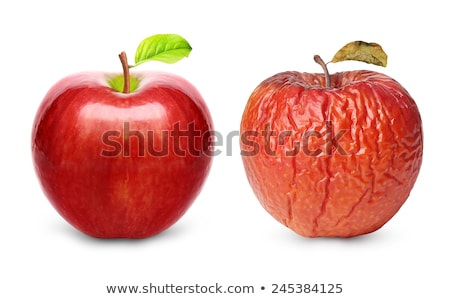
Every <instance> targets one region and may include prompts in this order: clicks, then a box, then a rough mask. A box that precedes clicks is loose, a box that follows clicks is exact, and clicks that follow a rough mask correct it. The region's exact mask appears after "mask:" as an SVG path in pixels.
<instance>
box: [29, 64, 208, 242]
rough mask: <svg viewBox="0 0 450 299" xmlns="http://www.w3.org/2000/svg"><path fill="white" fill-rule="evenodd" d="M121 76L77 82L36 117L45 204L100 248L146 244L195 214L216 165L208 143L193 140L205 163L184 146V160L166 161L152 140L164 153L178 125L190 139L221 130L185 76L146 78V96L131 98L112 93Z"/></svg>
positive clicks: (84, 77) (56, 92) (82, 76)
mask: <svg viewBox="0 0 450 299" xmlns="http://www.w3.org/2000/svg"><path fill="white" fill-rule="evenodd" d="M114 75H116V74H105V73H100V72H86V73H79V74H74V75H71V76H68V77H66V78H64V79H62V80H61V81H59V82H58V83H56V84H55V85H54V86H53V87H52V88H51V89H50V90H49V92H48V93H47V95H46V96H45V98H44V99H43V101H42V103H41V105H40V107H39V109H38V111H37V114H36V117H35V121H34V125H33V129H32V158H33V162H34V168H35V171H36V174H37V177H38V179H39V181H40V183H41V186H42V189H43V191H44V193H45V195H46V196H47V198H48V199H49V201H50V202H51V204H52V205H53V206H54V207H55V209H56V210H57V211H58V212H59V214H61V216H62V217H63V218H64V219H66V220H67V222H69V223H70V224H72V225H73V226H74V227H75V228H77V229H78V230H80V231H81V232H83V233H85V234H87V235H90V236H92V237H97V238H146V237H150V236H153V235H156V234H158V233H160V232H162V231H164V230H166V229H167V228H169V227H170V226H171V225H173V224H174V223H175V222H176V221H177V220H178V219H179V218H180V217H181V216H182V215H183V214H184V213H185V212H186V211H187V209H188V208H189V207H190V206H191V204H192V203H193V201H194V200H195V198H196V197H197V195H198V194H199V192H200V191H201V189H202V186H203V185H204V182H205V180H206V178H207V176H208V173H209V170H210V167H211V164H212V155H210V154H209V152H210V150H211V149H210V148H209V149H208V148H207V147H209V146H210V145H209V144H207V143H206V142H203V140H202V139H201V138H194V139H192V140H195V149H196V150H199V151H200V152H199V153H198V154H197V152H193V151H188V149H187V147H188V141H187V138H183V137H181V138H180V139H179V144H178V145H177V152H174V151H173V150H169V151H168V153H167V154H164V152H163V154H164V155H161V156H158V155H153V154H150V153H151V152H150V151H149V150H148V148H149V145H148V136H149V135H148V133H147V132H148V131H151V132H153V133H152V134H153V135H152V136H153V142H154V149H155V150H157V149H159V148H158V146H159V147H160V148H162V147H161V145H162V144H163V141H162V136H163V133H161V132H162V131H167V132H171V130H173V128H174V125H176V124H177V126H179V129H180V130H186V131H184V132H187V130H188V129H189V126H188V124H189V123H191V124H192V123H193V124H194V127H195V130H196V131H198V132H197V133H201V134H205V136H206V135H207V134H208V132H211V131H212V130H213V123H212V119H211V115H210V113H209V110H208V108H207V106H206V104H205V102H204V100H203V99H202V97H201V95H200V93H199V92H198V91H197V90H196V88H195V87H194V86H193V85H192V84H190V83H189V82H188V81H186V80H185V79H183V78H181V77H179V76H176V75H173V74H168V73H161V72H152V73H136V74H133V76H136V77H137V78H140V80H141V84H140V87H139V88H138V89H137V90H136V91H135V92H133V93H130V94H123V93H121V92H117V91H114V90H113V89H111V88H110V87H109V86H108V84H107V80H108V79H109V78H111V77H112V76H114ZM125 123H128V126H129V128H128V132H129V135H128V137H129V138H125V136H124V132H125V127H124V124H125ZM191 129H192V127H191ZM135 131H139V132H141V133H142V135H143V136H144V138H145V139H144V140H145V142H144V144H142V142H141V141H142V140H139V137H137V136H136V135H139V133H136V132H135ZM105 132H116V133H115V134H116V136H111V135H107V136H109V137H108V138H105V136H104V134H105ZM117 134H120V136H117ZM169 136H170V135H169ZM168 140H169V141H172V139H168ZM105 141H106V143H105ZM171 144H172V143H170V142H169V149H170V148H174V147H170V145H171ZM114 145H115V146H116V147H114ZM118 149H121V150H120V151H117V150H118ZM142 149H144V152H143V151H142ZM183 149H185V150H183ZM115 150H116V151H115ZM180 150H181V151H180ZM183 152H184V153H186V154H185V155H182V153H183Z"/></svg>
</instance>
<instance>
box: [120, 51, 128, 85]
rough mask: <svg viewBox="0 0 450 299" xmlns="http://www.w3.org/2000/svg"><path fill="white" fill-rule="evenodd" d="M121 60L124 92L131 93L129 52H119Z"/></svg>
mask: <svg viewBox="0 0 450 299" xmlns="http://www.w3.org/2000/svg"><path fill="white" fill-rule="evenodd" d="M119 58H120V62H121V63H122V68H123V93H130V67H129V66H128V59H127V54H126V53H125V52H122V53H120V54H119Z"/></svg>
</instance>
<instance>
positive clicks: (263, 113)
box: [240, 71, 423, 237]
mask: <svg viewBox="0 0 450 299" xmlns="http://www.w3.org/2000/svg"><path fill="white" fill-rule="evenodd" d="M324 81H325V76H324V75H323V74H312V73H300V72H295V71H294V72H283V73H279V74H276V75H274V76H272V77H270V78H268V79H266V80H264V81H263V82H262V83H261V84H260V85H259V86H258V87H257V88H256V89H255V90H254V91H253V93H252V94H251V96H250V98H249V100H248V103H247V105H246V107H245V110H244V113H243V115H242V121H241V127H240V130H241V131H240V132H241V133H240V134H241V138H240V140H241V141H240V146H241V154H242V160H243V164H244V167H245V171H246V174H247V177H248V181H249V183H250V185H251V187H252V189H253V191H254V193H255V195H256V197H257V198H258V200H259V201H260V203H261V204H262V206H263V207H264V208H265V209H266V210H267V211H268V212H269V213H270V214H271V215H272V216H273V217H274V218H275V219H277V220H278V221H279V222H281V223H282V224H284V225H285V226H287V227H288V228H290V229H292V230H293V231H294V232H296V233H298V234H300V235H302V236H306V237H353V236H358V235H363V234H367V233H370V232H373V231H376V230H377V229H379V228H380V227H382V226H383V225H384V224H385V223H386V222H387V221H389V219H391V218H392V217H393V216H394V214H396V213H397V211H398V210H399V209H400V207H401V206H402V205H403V203H404V202H405V201H406V199H407V198H408V196H409V194H410V191H411V189H412V188H413V185H414V183H415V181H416V179H417V177H418V174H419V169H420V166H421V163H422V155H423V132H422V121H421V117H420V114H419V110H418V108H417V105H416V103H415V102H414V100H413V99H412V98H411V96H410V95H409V93H408V92H407V91H406V90H405V89H404V88H403V87H402V86H401V85H400V84H399V83H398V82H397V81H395V80H394V79H392V78H390V77H388V76H386V75H384V74H380V73H377V72H373V71H349V72H342V73H336V74H334V75H331V80H330V82H331V88H329V89H327V88H325V82H324ZM282 132H285V133H282ZM280 136H281V137H280Z"/></svg>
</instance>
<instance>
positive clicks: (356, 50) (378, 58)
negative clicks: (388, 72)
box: [331, 41, 387, 67]
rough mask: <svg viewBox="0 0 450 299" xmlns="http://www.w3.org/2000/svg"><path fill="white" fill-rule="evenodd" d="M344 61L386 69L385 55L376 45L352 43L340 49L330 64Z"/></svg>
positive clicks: (359, 42) (360, 42)
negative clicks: (363, 63) (364, 63)
mask: <svg viewBox="0 0 450 299" xmlns="http://www.w3.org/2000/svg"><path fill="white" fill-rule="evenodd" d="M344 60H357V61H362V62H366V63H371V64H375V65H379V66H383V67H386V65H387V55H386V53H385V52H384V51H383V48H381V46H380V45H379V44H377V43H366V42H363V41H354V42H351V43H348V44H346V45H345V46H344V47H342V48H341V49H340V50H339V51H338V52H337V53H336V54H335V55H334V57H333V59H332V60H331V62H339V61H344Z"/></svg>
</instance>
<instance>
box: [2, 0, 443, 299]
mask: <svg viewBox="0 0 450 299" xmlns="http://www.w3.org/2000/svg"><path fill="white" fill-rule="evenodd" d="M4 3H5V2H2V4H1V6H2V7H1V10H0V30H1V31H0V35H1V36H0V41H1V47H0V53H1V57H0V61H1V62H0V84H1V85H0V86H1V96H0V98H1V99H0V103H1V104H0V105H1V108H0V113H1V115H0V116H1V117H0V121H1V128H2V137H1V139H0V140H1V141H0V142H1V147H0V151H1V152H0V159H1V160H0V167H1V168H0V169H1V181H0V182H1V183H0V184H1V185H0V192H1V195H0V197H1V198H0V221H1V225H0V229H1V234H0V235H1V242H2V244H1V252H0V273H1V281H0V285H1V287H0V297H2V298H38V297H39V298H42V297H44V296H45V298H112V297H120V298H128V297H129V298H144V297H146V296H148V297H153V298H172V297H173V298H189V295H180V294H178V295H177V294H174V295H150V294H134V295H121V296H120V295H116V296H114V295H108V294H107V293H106V285H126V284H129V285H140V286H142V285H147V284H149V283H153V284H166V283H167V284H171V283H173V284H178V285H188V284H196V283H197V284H202V285H209V284H214V283H216V282H217V283H219V284H222V285H253V286H254V287H255V291H256V293H255V294H253V295H251V294H246V295H233V294H226V295H208V298H214V297H219V296H220V297H221V298H225V297H230V298H261V296H268V297H282V298H283V297H284V298H302V294H271V293H270V292H271V290H272V286H271V285H272V284H275V283H278V284H281V283H326V284H328V283H341V284H343V290H344V292H343V294H342V295H336V294H335V295H333V294H327V295H316V294H310V295H309V296H306V297H307V298H319V297H321V296H322V297H323V298H335V297H336V298H409V297H411V296H415V295H417V296H415V297H414V298H425V297H426V298H444V297H445V298H448V296H449V294H448V292H450V291H449V288H448V280H449V279H450V274H449V270H448V269H449V267H450V263H449V254H448V253H449V252H450V246H449V244H450V242H448V239H449V237H448V236H449V233H448V231H449V228H450V223H449V217H448V211H449V210H450V203H449V202H450V198H449V192H448V188H449V175H448V169H449V167H450V163H449V155H448V152H449V148H450V147H449V145H450V144H449V141H448V136H449V130H448V127H449V122H448V110H449V108H450V104H449V103H450V99H449V95H448V88H449V87H448V84H449V83H448V82H449V75H448V72H449V69H450V64H449V59H448V55H449V54H448V53H450V48H449V40H448V28H449V26H450V22H449V21H448V20H449V19H448V14H447V12H448V11H447V6H444V3H445V2H444V1H440V2H439V1H421V4H417V3H418V1H416V2H414V1H409V2H398V3H400V4H396V3H397V2H395V1H370V2H362V1H344V0H341V1H284V0H277V1H247V2H245V1H243V0H240V1H230V0H228V1H193V0H191V1H93V0H91V1H81V0H78V1H71V2H69V1H43V0H41V1H30V0H28V1H8V2H7V3H8V4H4ZM156 33H178V34H180V35H182V36H184V37H185V38H186V39H187V40H188V41H189V42H190V44H191V45H192V47H193V51H192V53H191V55H190V56H189V58H187V59H185V60H183V61H180V62H179V63H178V64H176V65H170V66H166V65H163V64H161V63H157V62H156V63H151V64H147V65H142V66H140V70H152V69H163V70H169V71H171V72H174V73H178V74H179V75H182V76H184V77H186V78H187V79H189V80H190V81H191V82H192V83H193V84H194V85H195V86H196V87H197V88H198V89H199V91H200V92H201V93H202V95H203V97H204V99H205V101H206V102H207V104H208V105H209V107H210V110H211V113H212V115H213V118H214V122H215V127H216V129H217V130H218V131H219V132H221V133H222V134H223V135H226V134H227V133H229V132H231V131H235V130H238V129H239V122H240V118H241V115H242V112H243V109H244V106H245V104H246V101H247V99H248V96H249V95H250V93H251V92H252V90H253V89H254V88H255V87H256V86H257V85H258V84H259V83H260V82H261V81H262V80H263V79H265V78H267V77H268V76H270V75H273V74H275V73H277V72H280V71H286V70H298V71H305V72H320V71H321V69H320V67H319V66H318V65H317V64H315V63H314V61H313V55H314V54H320V55H321V56H322V57H323V58H324V60H326V61H328V60H330V59H331V57H332V56H333V55H334V53H335V52H336V51H337V50H338V49H339V48H340V47H341V46H343V45H344V44H346V43H347V42H350V41H353V40H365V41H368V42H372V41H375V42H378V43H380V44H381V45H382V46H383V48H384V49H385V51H386V52H387V53H388V55H389V62H388V67H387V68H386V69H382V68H379V67H375V66H374V67H372V66H369V65H366V64H363V63H353V62H344V63H341V64H331V65H330V66H329V68H330V71H331V72H335V71H342V70H349V69H356V68H369V69H374V70H377V71H381V72H384V73H386V74H388V75H390V76H392V77H394V78H395V79H397V80H398V81H399V82H400V83H401V84H402V85H403V86H404V87H405V88H406V89H407V90H408V91H409V92H410V93H411V95H412V96H413V98H414V99H415V100H416V102H417V104H418V106H419V109H420V111H421V113H422V118H423V125H424V132H425V151H424V161H423V166H422V170H421V173H420V175H419V178H418V181H417V183H416V185H415V187H414V189H413V191H412V193H411V195H410V197H409V199H408V200H407V202H406V203H405V205H404V206H403V207H402V209H401V210H400V211H399V213H398V214H397V215H396V216H395V217H394V218H393V219H392V220H391V221H390V222H389V223H388V224H386V225H385V226H384V227H383V228H382V229H380V230H379V231H377V232H375V233H373V234H370V235H365V236H362V237H358V238H353V239H307V238H303V237H300V236H298V235H296V234H294V233H293V232H291V231H290V230H288V229H287V228H285V227H284V226H282V225H281V224H279V223H278V222H276V221H275V220H274V219H273V218H272V217H271V216H269V215H268V214H267V213H266V212H265V211H264V210H263V208H262V207H261V206H260V205H259V203H258V201H257V200H256V198H255V197H254V195H253V193H252V190H251V189H250V187H249V185H248V183H247V179H246V177H245V173H244V171H243V167H242V164H241V159H240V156H239V146H238V142H237V139H236V138H235V139H233V142H232V144H231V145H230V144H228V145H227V146H229V150H232V155H230V156H227V155H225V154H222V155H219V156H217V157H216V158H215V160H214V164H213V168H212V171H211V173H210V176H209V178H208V181H207V182H206V185H205V187H204V189H203V191H202V193H201V195H200V196H199V197H198V198H197V200H196V202H195V203H194V205H193V206H192V207H191V209H190V210H189V211H188V212H187V213H186V214H185V216H184V217H183V218H182V219H181V220H180V221H179V222H177V223H176V224H175V225H174V226H173V227H172V228H170V229H169V230H167V231H166V232H164V233H162V234H160V235H158V236H156V237H154V238H150V239H146V240H140V241H129V240H98V239H93V238H90V237H87V236H85V235H83V234H81V233H79V232H78V231H76V230H74V229H73V228H72V227H71V226H70V225H69V224H67V223H66V222H65V221H64V220H63V219H62V218H61V217H60V216H59V215H58V214H57V213H56V211H54V209H53V208H52V207H51V205H50V204H49V203H48V201H47V199H46V198H45V197H44V195H43V193H42V192H41V189H40V187H39V184H38V182H37V179H36V177H35V174H34V170H33V168H32V162H31V156H30V133H31V126H32V121H33V118H34V114H35V112H36V109H37V107H38V105H39V104H40V101H41V100H42V98H43V96H44V95H45V93H46V92H47V90H48V89H49V88H50V87H51V86H52V85H53V84H54V83H55V82H56V81H57V80H59V79H60V78H62V77H64V76H66V75H69V74H71V73H74V72H78V71H86V70H105V71H117V72H120V71H121V66H120V62H119V59H118V57H117V55H118V54H119V53H120V51H122V50H126V51H127V53H128V56H129V57H131V58H132V57H133V56H134V51H135V48H136V47H137V45H138V44H139V42H140V41H141V40H142V39H143V38H145V37H147V36H150V35H153V34H156ZM220 149H221V150H223V151H224V152H225V150H226V147H225V145H224V146H223V147H222V148H220ZM261 286H265V287H266V290H265V291H261V289H260V287H261ZM193 296H194V295H191V297H193ZM195 296H196V297H195V298H197V296H198V295H195Z"/></svg>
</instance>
